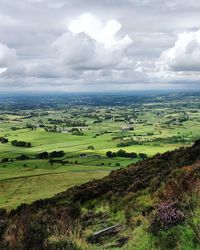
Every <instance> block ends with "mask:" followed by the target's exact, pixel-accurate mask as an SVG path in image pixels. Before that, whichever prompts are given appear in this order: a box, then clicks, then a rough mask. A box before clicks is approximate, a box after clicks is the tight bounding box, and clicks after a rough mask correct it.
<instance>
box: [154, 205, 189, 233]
mask: <svg viewBox="0 0 200 250" xmlns="http://www.w3.org/2000/svg"><path fill="white" fill-rule="evenodd" d="M184 219H185V216H184V214H183V212H181V211H180V210H178V209H177V208H176V206H175V204H174V203H161V204H159V205H158V206H157V208H156V214H155V216H154V218H153V220H152V222H151V226H150V228H151V231H152V233H154V234H156V233H158V232H159V231H160V230H167V229H169V228H171V227H173V226H176V225H178V224H181V223H182V222H183V221H184Z"/></svg>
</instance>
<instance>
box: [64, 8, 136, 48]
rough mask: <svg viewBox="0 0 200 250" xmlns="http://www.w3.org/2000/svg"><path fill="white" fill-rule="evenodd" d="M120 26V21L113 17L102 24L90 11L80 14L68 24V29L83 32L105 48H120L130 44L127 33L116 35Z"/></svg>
mask: <svg viewBox="0 0 200 250" xmlns="http://www.w3.org/2000/svg"><path fill="white" fill-rule="evenodd" d="M121 27H122V25H121V23H119V22H118V21H117V20H115V19H111V20H108V21H107V22H105V24H103V23H102V22H101V21H100V20H99V19H98V18H96V17H95V16H94V15H92V14H91V13H85V14H82V15H81V16H80V17H79V18H77V19H74V20H72V21H71V22H70V24H69V30H70V31H71V32H72V33H73V34H79V33H81V32H84V33H86V34H87V35H88V36H90V37H91V38H93V39H94V40H96V41H97V42H99V43H102V44H104V46H105V48H110V49H121V48H125V47H127V46H129V45H131V44H132V39H131V38H130V37H129V36H128V35H126V36H124V37H118V36H117V35H118V33H119V31H120V30H121Z"/></svg>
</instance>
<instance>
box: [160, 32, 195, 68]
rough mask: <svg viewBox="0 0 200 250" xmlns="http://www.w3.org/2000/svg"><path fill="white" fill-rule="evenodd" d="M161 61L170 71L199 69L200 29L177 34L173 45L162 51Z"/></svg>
mask: <svg viewBox="0 0 200 250" xmlns="http://www.w3.org/2000/svg"><path fill="white" fill-rule="evenodd" d="M161 61H163V64H164V65H165V67H168V69H169V70H172V71H200V30H198V31H193V32H184V33H181V34H179V35H178V39H177V41H176V43H175V45H174V46H173V47H172V48H170V49H168V50H166V51H164V52H163V53H162V55H161Z"/></svg>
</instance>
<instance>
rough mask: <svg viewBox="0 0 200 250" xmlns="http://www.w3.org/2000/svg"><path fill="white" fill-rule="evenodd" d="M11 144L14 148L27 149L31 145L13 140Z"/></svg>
mask: <svg viewBox="0 0 200 250" xmlns="http://www.w3.org/2000/svg"><path fill="white" fill-rule="evenodd" d="M11 144H12V145H13V146H16V147H27V148H30V147H31V143H30V142H25V141H17V140H14V141H12V142H11Z"/></svg>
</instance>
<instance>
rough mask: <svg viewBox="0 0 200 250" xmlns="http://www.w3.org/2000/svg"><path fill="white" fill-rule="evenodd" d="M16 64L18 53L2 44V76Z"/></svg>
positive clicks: (0, 53) (0, 64)
mask: <svg viewBox="0 0 200 250" xmlns="http://www.w3.org/2000/svg"><path fill="white" fill-rule="evenodd" d="M15 62H16V52H15V50H14V49H10V48H8V47H7V46H6V45H4V44H2V43H0V75H1V74H2V73H4V72H6V71H7V70H8V69H9V68H10V67H12V66H13V65H14V63H15Z"/></svg>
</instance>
